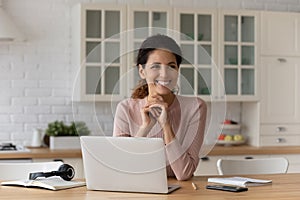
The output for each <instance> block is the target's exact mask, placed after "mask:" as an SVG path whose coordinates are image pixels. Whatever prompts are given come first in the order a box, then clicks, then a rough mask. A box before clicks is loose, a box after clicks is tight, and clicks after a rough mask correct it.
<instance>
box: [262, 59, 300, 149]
mask: <svg viewBox="0 0 300 200" xmlns="http://www.w3.org/2000/svg"><path fill="white" fill-rule="evenodd" d="M261 64H262V65H261V90H262V93H261V105H260V142H259V145H260V146H287V145H300V81H299V77H300V57H299V58H298V57H278V56H263V57H262V62H261Z"/></svg>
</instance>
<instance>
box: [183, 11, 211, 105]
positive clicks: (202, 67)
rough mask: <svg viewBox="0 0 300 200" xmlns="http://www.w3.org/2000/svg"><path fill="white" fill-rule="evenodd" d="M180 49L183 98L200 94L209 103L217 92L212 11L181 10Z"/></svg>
mask: <svg viewBox="0 0 300 200" xmlns="http://www.w3.org/2000/svg"><path fill="white" fill-rule="evenodd" d="M178 15H179V17H178V18H179V25H178V28H179V31H180V32H181V33H182V34H181V36H180V42H179V43H180V46H181V49H182V54H183V62H182V65H181V67H180V72H181V79H180V85H179V87H180V93H181V94H183V95H197V96H198V95H201V96H202V97H203V98H204V99H206V100H208V101H209V100H210V98H211V95H212V94H213V93H215V92H216V88H214V87H213V80H214V78H213V76H214V71H215V70H214V68H215V67H216V66H215V65H214V63H215V61H216V60H215V58H216V50H215V48H214V45H215V43H216V41H215V40H216V38H215V36H214V34H215V33H214V31H215V29H213V27H214V25H215V14H214V13H213V12H203V13H202V12H197V11H195V12H192V11H190V12H184V11H178Z"/></svg>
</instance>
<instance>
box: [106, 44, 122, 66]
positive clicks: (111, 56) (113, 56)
mask: <svg viewBox="0 0 300 200" xmlns="http://www.w3.org/2000/svg"><path fill="white" fill-rule="evenodd" d="M105 49H106V50H107V51H105V62H106V63H120V44H119V43H117V42H106V43H105Z"/></svg>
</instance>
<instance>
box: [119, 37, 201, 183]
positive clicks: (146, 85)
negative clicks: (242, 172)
mask: <svg viewBox="0 0 300 200" xmlns="http://www.w3.org/2000/svg"><path fill="white" fill-rule="evenodd" d="M181 61H182V57H181V49H180V47H179V46H178V45H177V43H176V42H175V41H174V40H173V39H172V38H170V37H168V36H165V35H154V36H151V37H149V38H147V39H146V40H145V41H144V42H143V43H142V45H141V47H140V49H139V53H138V56H137V63H136V66H137V69H138V72H139V75H140V77H141V81H140V83H139V84H138V86H137V87H136V89H135V90H134V91H133V94H132V96H131V98H129V99H125V100H123V101H121V102H120V103H119V104H118V106H117V110H116V114H115V120H114V136H129V137H160V138H163V140H164V143H165V151H166V156H167V161H168V163H167V164H168V166H167V173H168V176H175V177H176V178H177V179H178V180H186V179H189V178H190V177H192V176H193V173H194V171H195V170H196V167H197V165H198V162H199V156H198V155H199V151H200V148H201V146H202V143H203V138H204V130H205V121H206V112H207V107H206V104H205V102H204V101H203V100H202V99H200V98H198V97H184V96H180V95H177V94H175V92H174V91H175V90H176V87H177V80H178V76H179V66H180V64H181Z"/></svg>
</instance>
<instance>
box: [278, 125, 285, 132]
mask: <svg viewBox="0 0 300 200" xmlns="http://www.w3.org/2000/svg"><path fill="white" fill-rule="evenodd" d="M276 131H277V132H283V131H285V127H282V126H279V127H277V128H276Z"/></svg>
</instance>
